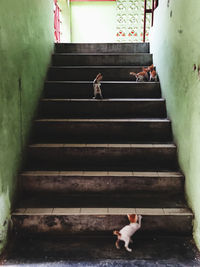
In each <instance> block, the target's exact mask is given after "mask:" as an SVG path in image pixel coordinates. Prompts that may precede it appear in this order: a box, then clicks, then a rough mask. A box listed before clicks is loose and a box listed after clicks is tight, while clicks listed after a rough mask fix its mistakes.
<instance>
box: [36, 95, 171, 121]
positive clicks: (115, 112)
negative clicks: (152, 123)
mask: <svg viewBox="0 0 200 267" xmlns="http://www.w3.org/2000/svg"><path fill="white" fill-rule="evenodd" d="M38 116H39V117H41V118H166V107H165V101H153V100H152V101H142V100H140V101H125V102H124V101H109V100H108V101H101V100H95V99H94V100H89V101H78V100H77V101H67V100H59V101H58V100H43V101H41V102H40V106H39V112H38Z"/></svg>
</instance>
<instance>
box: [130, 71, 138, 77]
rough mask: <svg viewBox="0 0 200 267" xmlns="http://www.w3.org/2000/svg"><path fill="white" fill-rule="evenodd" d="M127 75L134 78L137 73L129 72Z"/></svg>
mask: <svg viewBox="0 0 200 267" xmlns="http://www.w3.org/2000/svg"><path fill="white" fill-rule="evenodd" d="M129 74H130V75H131V76H135V77H136V76H137V73H135V72H130V73H129Z"/></svg>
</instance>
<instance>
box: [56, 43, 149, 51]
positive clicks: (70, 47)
mask: <svg viewBox="0 0 200 267" xmlns="http://www.w3.org/2000/svg"><path fill="white" fill-rule="evenodd" d="M55 52H56V53H149V43H140V44H138V43H131V44H118V43H117V44H114V43H113V44H112V43H105V44H103V43H102V44H59V45H57V44H56V45H55Z"/></svg>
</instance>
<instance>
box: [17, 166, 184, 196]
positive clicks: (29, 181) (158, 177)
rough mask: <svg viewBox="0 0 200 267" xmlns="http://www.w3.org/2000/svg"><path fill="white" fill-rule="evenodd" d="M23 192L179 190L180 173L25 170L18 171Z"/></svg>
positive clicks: (181, 186) (179, 191)
mask: <svg viewBox="0 0 200 267" xmlns="http://www.w3.org/2000/svg"><path fill="white" fill-rule="evenodd" d="M20 184H21V189H22V191H23V192H34V193H36V192H38V193H39V192H44V193H45V192H48V193H49V192H54V193H67V192H69V193H71V192H76V193H80V192H93V193H101V192H102V193H104V192H129V193H130V192H131V193H133V192H143V193H144V192H156V193H160V192H165V193H170V194H171V195H172V194H180V193H182V192H183V187H184V176H183V175H182V174H181V173H178V172H176V173H171V172H169V173H162V172H160V173H159V172H85V171H82V172H81V171H80V172H76V171H74V172H73V171H72V172H67V171H63V172H62V171H60V172H59V171H57V172H55V171H52V172H45V171H43V172H42V171H40V172H39V171H35V172H34V171H32V172H31V171H29V172H23V173H21V174H20Z"/></svg>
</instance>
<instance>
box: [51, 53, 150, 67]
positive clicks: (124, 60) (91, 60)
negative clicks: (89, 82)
mask: <svg viewBox="0 0 200 267" xmlns="http://www.w3.org/2000/svg"><path fill="white" fill-rule="evenodd" d="M52 63H53V65H54V66H85V65H87V66H121V65H122V66H128V65H133V66H149V65H151V64H152V55H150V54H132V55H131V54H129V55H126V54H125V55H105V54H102V55H76V54H75V55H70V54H55V55H53V58H52Z"/></svg>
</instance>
